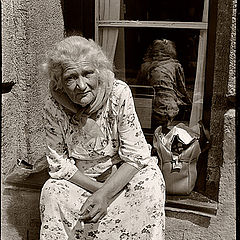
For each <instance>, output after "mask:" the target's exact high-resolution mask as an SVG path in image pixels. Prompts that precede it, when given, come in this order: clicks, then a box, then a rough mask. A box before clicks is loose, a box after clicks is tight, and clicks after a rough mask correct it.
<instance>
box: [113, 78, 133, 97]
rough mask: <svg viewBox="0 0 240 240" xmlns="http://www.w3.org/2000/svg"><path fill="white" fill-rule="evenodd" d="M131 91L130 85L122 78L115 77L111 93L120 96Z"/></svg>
mask: <svg viewBox="0 0 240 240" xmlns="http://www.w3.org/2000/svg"><path fill="white" fill-rule="evenodd" d="M129 92H131V90H130V87H129V86H128V84H127V83H126V82H124V81H122V80H119V79H115V81H114V82H113V90H112V95H113V96H115V97H117V98H121V97H122V96H123V95H125V94H129Z"/></svg>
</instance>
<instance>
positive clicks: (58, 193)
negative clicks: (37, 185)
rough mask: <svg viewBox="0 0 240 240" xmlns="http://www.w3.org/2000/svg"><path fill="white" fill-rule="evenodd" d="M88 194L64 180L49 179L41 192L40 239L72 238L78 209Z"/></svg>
mask: <svg viewBox="0 0 240 240" xmlns="http://www.w3.org/2000/svg"><path fill="white" fill-rule="evenodd" d="M89 195H90V193H87V192H86V191H85V190H83V189H81V188H80V187H78V186H77V185H75V184H72V183H70V182H68V181H66V180H55V179H49V180H48V181H47V182H46V183H45V184H44V186H43V188H42V192H41V199H40V214H41V221H42V225H41V231H40V239H41V240H50V239H51V240H54V239H58V240H65V239H74V238H73V236H71V235H72V234H73V232H74V231H72V230H73V228H74V227H75V225H76V224H77V222H78V216H79V215H78V214H79V210H80V208H81V206H82V204H83V203H84V202H85V200H86V198H87V196H89Z"/></svg>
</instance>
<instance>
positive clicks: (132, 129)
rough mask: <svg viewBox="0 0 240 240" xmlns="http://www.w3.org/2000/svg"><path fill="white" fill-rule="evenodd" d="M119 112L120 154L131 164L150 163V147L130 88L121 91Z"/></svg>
mask: <svg viewBox="0 0 240 240" xmlns="http://www.w3.org/2000/svg"><path fill="white" fill-rule="evenodd" d="M119 103H120V105H119V107H120V109H119V114H118V131H119V142H120V146H119V156H120V158H121V159H122V160H124V161H125V162H127V163H129V164H130V165H132V166H134V167H136V168H138V169H141V168H143V167H144V166H146V165H148V163H149V160H150V156H151V153H150V148H149V146H148V144H147V142H146V139H145V136H144V134H143V131H142V128H141V125H140V122H139V119H138V116H137V113H136V111H135V106H134V101H133V97H132V93H131V90H130V88H129V87H128V86H127V85H126V87H125V88H124V90H123V91H122V93H121V96H120V101H119Z"/></svg>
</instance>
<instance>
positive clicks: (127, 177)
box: [40, 36, 165, 240]
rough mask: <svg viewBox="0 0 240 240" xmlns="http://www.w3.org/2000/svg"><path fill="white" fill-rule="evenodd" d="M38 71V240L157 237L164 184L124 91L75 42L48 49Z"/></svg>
mask: <svg viewBox="0 0 240 240" xmlns="http://www.w3.org/2000/svg"><path fill="white" fill-rule="evenodd" d="M45 67H46V70H47V73H48V76H49V78H50V84H49V86H50V91H49V97H48V98H47V99H46V104H45V128H46V143H47V159H48V163H49V169H50V172H49V174H50V176H51V178H50V179H49V180H48V181H47V182H46V183H45V184H44V186H43V188H42V192H41V200H40V212H41V220H42V225H41V232H40V239H42V240H43V239H46V240H50V239H51V240H54V239H60V240H63V239H101V240H105V239H113V240H114V239H116V240H117V239H144V240H146V239H153V240H161V239H164V224H165V214H164V202H165V184H164V180H163V177H162V173H161V172H160V170H159V168H158V166H157V159H156V158H155V157H151V155H150V147H149V146H148V144H147V143H146V140H145V138H144V135H143V132H142V129H141V126H140V124H139V120H138V118H137V115H136V112H135V109H134V103H133V98H132V95H131V91H130V89H129V87H128V85H127V84H126V83H124V82H122V81H120V80H117V79H115V78H114V74H113V72H112V65H111V63H110V62H109V61H108V59H107V58H106V57H105V55H104V54H103V52H102V50H101V49H100V47H99V46H98V45H97V44H96V43H94V42H93V41H92V40H87V39H85V38H82V37H79V36H72V37H68V38H65V39H64V40H62V41H61V42H59V43H58V44H56V46H55V47H54V49H53V50H52V51H51V52H50V53H49V55H48V60H47V63H46V64H45Z"/></svg>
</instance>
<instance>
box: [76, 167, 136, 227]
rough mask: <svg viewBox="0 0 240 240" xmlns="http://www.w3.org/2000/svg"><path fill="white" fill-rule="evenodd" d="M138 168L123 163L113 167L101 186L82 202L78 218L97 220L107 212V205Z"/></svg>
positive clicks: (88, 220)
mask: <svg viewBox="0 0 240 240" xmlns="http://www.w3.org/2000/svg"><path fill="white" fill-rule="evenodd" d="M137 172H138V170H137V169H136V168H135V167H133V166H131V165H129V164H128V163H123V164H122V165H121V166H120V168H118V169H116V168H113V173H112V174H111V175H110V177H109V178H108V179H107V180H106V181H105V183H104V184H103V186H102V187H101V188H100V189H99V190H97V191H96V192H94V193H93V194H92V195H91V196H90V197H89V198H88V199H87V200H86V202H85V203H84V204H83V206H82V208H81V210H80V215H82V216H81V217H80V220H82V221H86V222H97V221H98V220H100V219H101V218H103V217H104V216H105V215H106V213H107V208H108V206H109V205H110V204H111V203H112V202H113V201H114V199H116V198H117V197H118V195H119V194H120V193H121V192H122V190H123V188H124V187H125V186H126V184H127V183H129V181H130V180H131V179H132V177H133V176H134V175H135V174H136V173H137Z"/></svg>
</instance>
